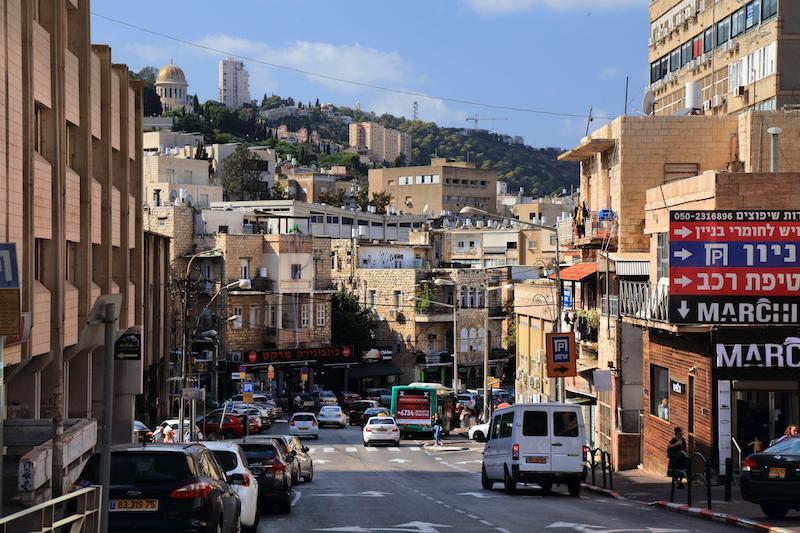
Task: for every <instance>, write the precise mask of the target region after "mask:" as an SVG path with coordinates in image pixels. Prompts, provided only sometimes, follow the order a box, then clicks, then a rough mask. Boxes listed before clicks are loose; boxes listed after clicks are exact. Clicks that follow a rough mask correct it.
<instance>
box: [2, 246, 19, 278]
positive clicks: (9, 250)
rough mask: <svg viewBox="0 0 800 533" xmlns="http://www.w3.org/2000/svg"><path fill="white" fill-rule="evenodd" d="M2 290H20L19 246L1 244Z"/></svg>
mask: <svg viewBox="0 0 800 533" xmlns="http://www.w3.org/2000/svg"><path fill="white" fill-rule="evenodd" d="M0 289H19V272H18V271H17V245H16V244H14V243H13V242H3V243H0Z"/></svg>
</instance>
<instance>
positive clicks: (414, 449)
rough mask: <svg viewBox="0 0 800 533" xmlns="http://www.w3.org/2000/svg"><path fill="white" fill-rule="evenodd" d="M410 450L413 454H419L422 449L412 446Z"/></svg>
mask: <svg viewBox="0 0 800 533" xmlns="http://www.w3.org/2000/svg"><path fill="white" fill-rule="evenodd" d="M408 449H409V450H411V451H412V452H418V451H420V450H421V449H422V448H420V447H419V446H410V447H409V448H408Z"/></svg>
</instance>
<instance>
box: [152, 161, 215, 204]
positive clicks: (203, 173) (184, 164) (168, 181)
mask: <svg viewBox="0 0 800 533" xmlns="http://www.w3.org/2000/svg"><path fill="white" fill-rule="evenodd" d="M144 153H145V154H152V155H147V156H146V157H144V164H143V168H144V198H145V200H144V202H145V204H146V205H148V206H161V205H166V204H174V203H175V202H176V201H179V202H181V203H183V204H184V205H189V206H197V207H200V208H202V207H209V206H210V205H211V202H221V201H222V185H215V184H214V182H213V181H212V180H211V177H210V176H209V173H208V169H209V165H208V161H204V160H201V159H187V158H182V157H175V156H168V155H159V154H158V153H155V152H144Z"/></svg>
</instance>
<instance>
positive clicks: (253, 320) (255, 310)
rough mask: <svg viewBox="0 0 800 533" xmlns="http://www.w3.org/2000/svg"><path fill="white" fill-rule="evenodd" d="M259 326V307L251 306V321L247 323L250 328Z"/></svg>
mask: <svg viewBox="0 0 800 533" xmlns="http://www.w3.org/2000/svg"><path fill="white" fill-rule="evenodd" d="M257 325H258V306H256V305H251V306H250V321H249V322H248V323H247V326H248V327H251V328H253V327H255V326H257Z"/></svg>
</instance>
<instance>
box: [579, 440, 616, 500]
mask: <svg viewBox="0 0 800 533" xmlns="http://www.w3.org/2000/svg"><path fill="white" fill-rule="evenodd" d="M598 454H599V455H600V461H599V462H598V460H597V455H598ZM583 460H584V463H585V464H586V467H587V468H589V470H590V471H591V474H592V485H594V486H595V487H597V486H598V485H597V479H596V473H595V471H596V470H597V467H598V466H599V467H600V471H601V472H602V474H603V488H604V489H606V488H607V489H610V490H614V480H613V478H612V476H611V471H612V465H611V454H610V453H608V452H607V451H605V450H603V449H601V448H594V449H592V448H589V447H588V446H584V447H583ZM606 476H608V484H607V485H606Z"/></svg>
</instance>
